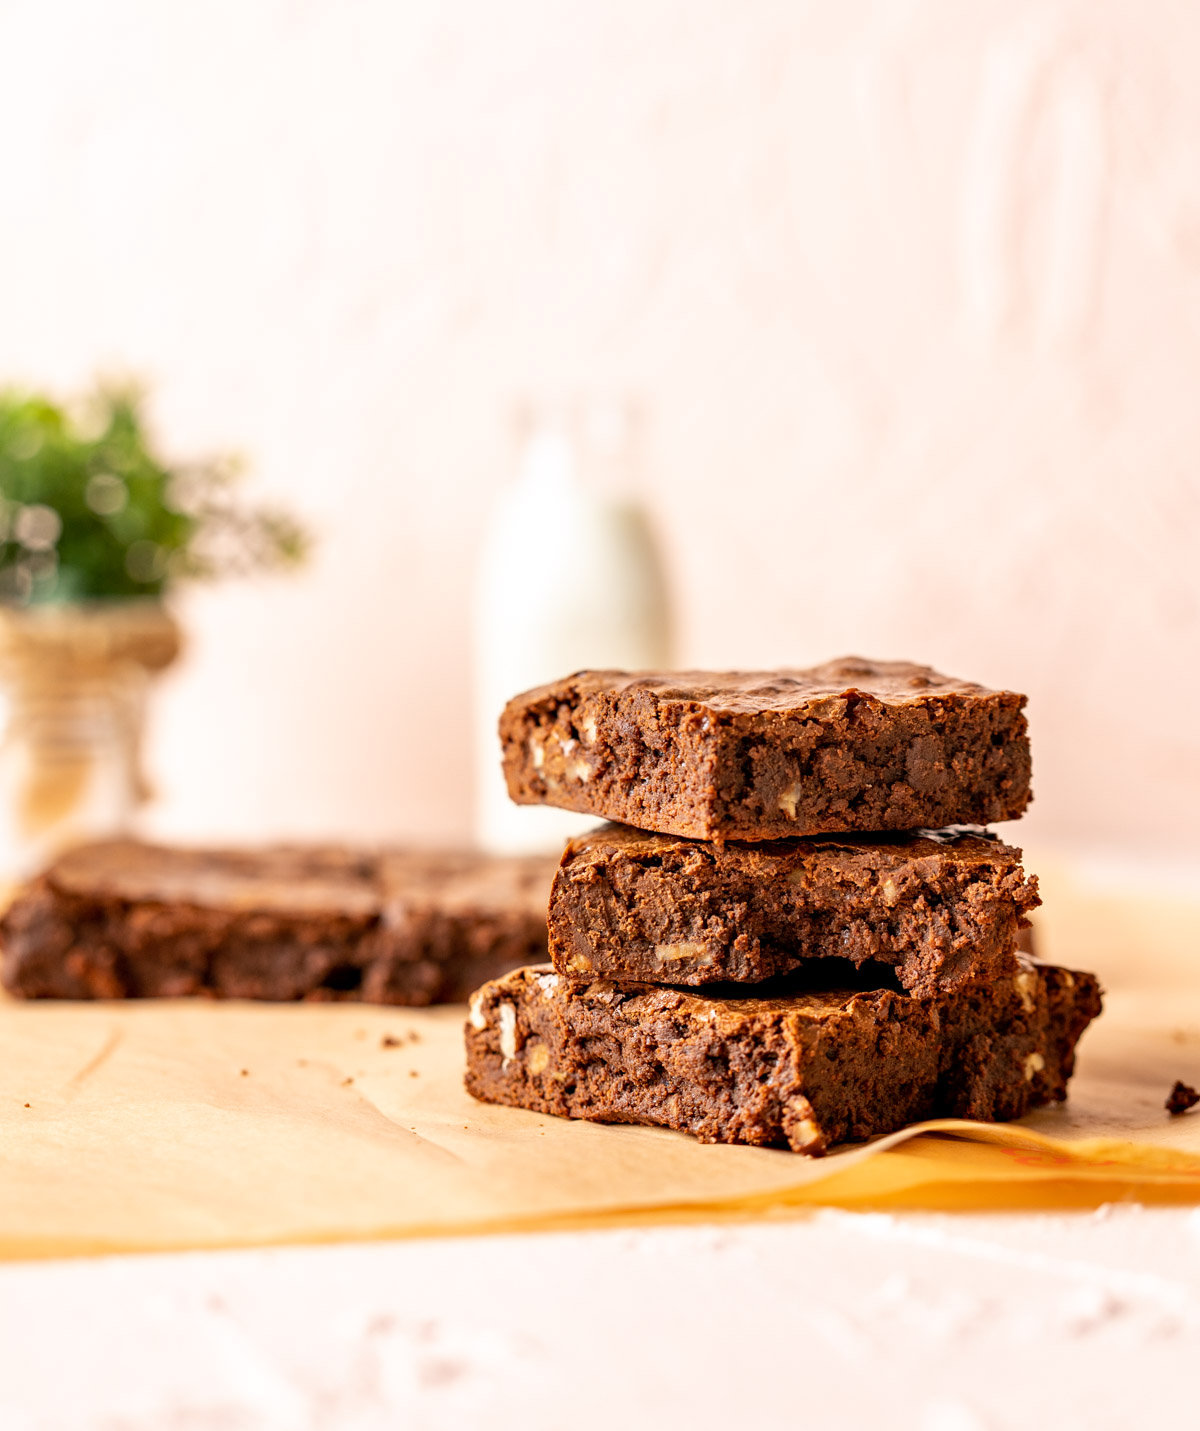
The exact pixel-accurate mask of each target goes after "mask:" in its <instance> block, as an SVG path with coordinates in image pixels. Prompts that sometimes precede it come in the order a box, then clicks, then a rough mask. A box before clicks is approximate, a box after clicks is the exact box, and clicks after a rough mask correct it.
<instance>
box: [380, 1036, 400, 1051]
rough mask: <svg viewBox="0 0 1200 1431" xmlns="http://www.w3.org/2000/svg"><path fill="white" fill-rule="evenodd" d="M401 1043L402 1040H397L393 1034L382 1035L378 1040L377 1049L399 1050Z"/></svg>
mask: <svg viewBox="0 0 1200 1431" xmlns="http://www.w3.org/2000/svg"><path fill="white" fill-rule="evenodd" d="M403 1042H404V1040H403V1039H399V1038H397V1037H396V1036H395V1034H384V1036H383V1037H382V1038H381V1039H380V1040H379V1047H380V1048H399V1047H400V1045H401V1044H402V1043H403Z"/></svg>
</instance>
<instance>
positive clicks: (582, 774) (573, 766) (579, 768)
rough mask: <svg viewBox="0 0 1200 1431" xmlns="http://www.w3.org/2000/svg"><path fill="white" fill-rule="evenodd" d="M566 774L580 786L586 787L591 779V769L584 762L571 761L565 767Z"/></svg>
mask: <svg viewBox="0 0 1200 1431" xmlns="http://www.w3.org/2000/svg"><path fill="white" fill-rule="evenodd" d="M567 774H568V775H570V776H571V777H572V778H573V779H575V780H578V781H579V782H580V783H581V784H584V785H586V784H587V782H588V781H589V780H590V779H591V778H592V768H591V766H590V765H589V764H588V763H587V761H586V760H573V761H572V762H571V763H570V765H568V766H567Z"/></svg>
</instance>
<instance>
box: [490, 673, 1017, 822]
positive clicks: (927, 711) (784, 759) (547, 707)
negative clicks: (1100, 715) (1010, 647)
mask: <svg viewBox="0 0 1200 1431" xmlns="http://www.w3.org/2000/svg"><path fill="white" fill-rule="evenodd" d="M1024 704H1025V697H1024V696H1021V695H1017V694H1016V693H1014V692H1012V691H990V690H987V689H985V688H984V687H983V686H977V685H974V684H972V683H971V682H969V681H959V680H955V679H953V678H951V677H949V676H942V675H939V674H938V673H937V672H936V671H933V670H931V669H930V668H929V667H928V666H914V665H912V664H911V663H909V662H906V661H866V660H861V659H859V658H857V657H846V658H844V659H842V660H838V661H830V662H828V663H827V664H826V665H824V666H817V667H814V668H813V669H812V670H807V671H774V672H758V673H745V672H720V673H716V672H705V671H680V672H663V673H655V672H643V673H640V674H629V673H627V672H624V671H580V672H578V673H577V674H575V675H573V676H568V677H567V678H566V679H565V680H561V681H557V682H555V683H554V684H553V685H549V686H540V687H538V688H537V689H536V690H532V691H528V692H526V693H525V694H524V695H520V696H517V697H516V698H515V699H513V700H511V701H510V702H509V703H508V705H507V706H506V708H505V710H504V713H503V714H502V716H501V717H500V739H501V744H502V746H503V750H504V773H505V777H506V779H507V781H508V793H509V794H510V795H511V797H512V798H513V799H514V800H515V801H516V802H517V803H518V804H519V805H560V806H562V807H563V808H564V809H567V810H578V811H581V812H582V813H584V814H589V815H597V816H600V817H602V818H604V819H608V820H619V821H622V822H623V823H625V824H627V825H636V826H638V827H639V828H640V829H643V830H657V831H659V832H660V833H662V834H670V835H682V836H684V837H686V838H690V839H700V840H711V839H739V840H767V839H775V838H779V837H786V836H790V835H816V834H830V833H840V832H842V831H848V830H858V831H874V830H915V829H921V828H929V829H934V828H937V827H939V826H942V825H987V824H990V823H991V822H992V821H994V820H1015V819H1016V818H1017V817H1018V816H1019V815H1020V814H1021V813H1022V812H1023V811H1024V809H1025V807H1026V806H1027V805H1028V804H1029V800H1030V789H1029V775H1030V764H1029V738H1028V735H1027V733H1026V723H1025V716H1024V714H1023V712H1022V707H1023V706H1024Z"/></svg>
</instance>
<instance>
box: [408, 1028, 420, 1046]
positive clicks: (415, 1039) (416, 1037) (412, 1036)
mask: <svg viewBox="0 0 1200 1431" xmlns="http://www.w3.org/2000/svg"><path fill="white" fill-rule="evenodd" d="M408 1041H409V1043H420V1042H421V1035H420V1034H419V1033H418V1032H417V1031H416V1029H409V1031H408Z"/></svg>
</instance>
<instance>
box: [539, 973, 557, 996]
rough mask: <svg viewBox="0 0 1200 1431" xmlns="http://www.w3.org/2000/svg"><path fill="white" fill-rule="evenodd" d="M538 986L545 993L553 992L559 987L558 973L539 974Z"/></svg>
mask: <svg viewBox="0 0 1200 1431" xmlns="http://www.w3.org/2000/svg"><path fill="white" fill-rule="evenodd" d="M537 986H538V988H539V989H540V990H541V991H542V993H543V994H553V993H554V991H555V990H556V989H557V988H558V975H557V974H539V975H538V976H537Z"/></svg>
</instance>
